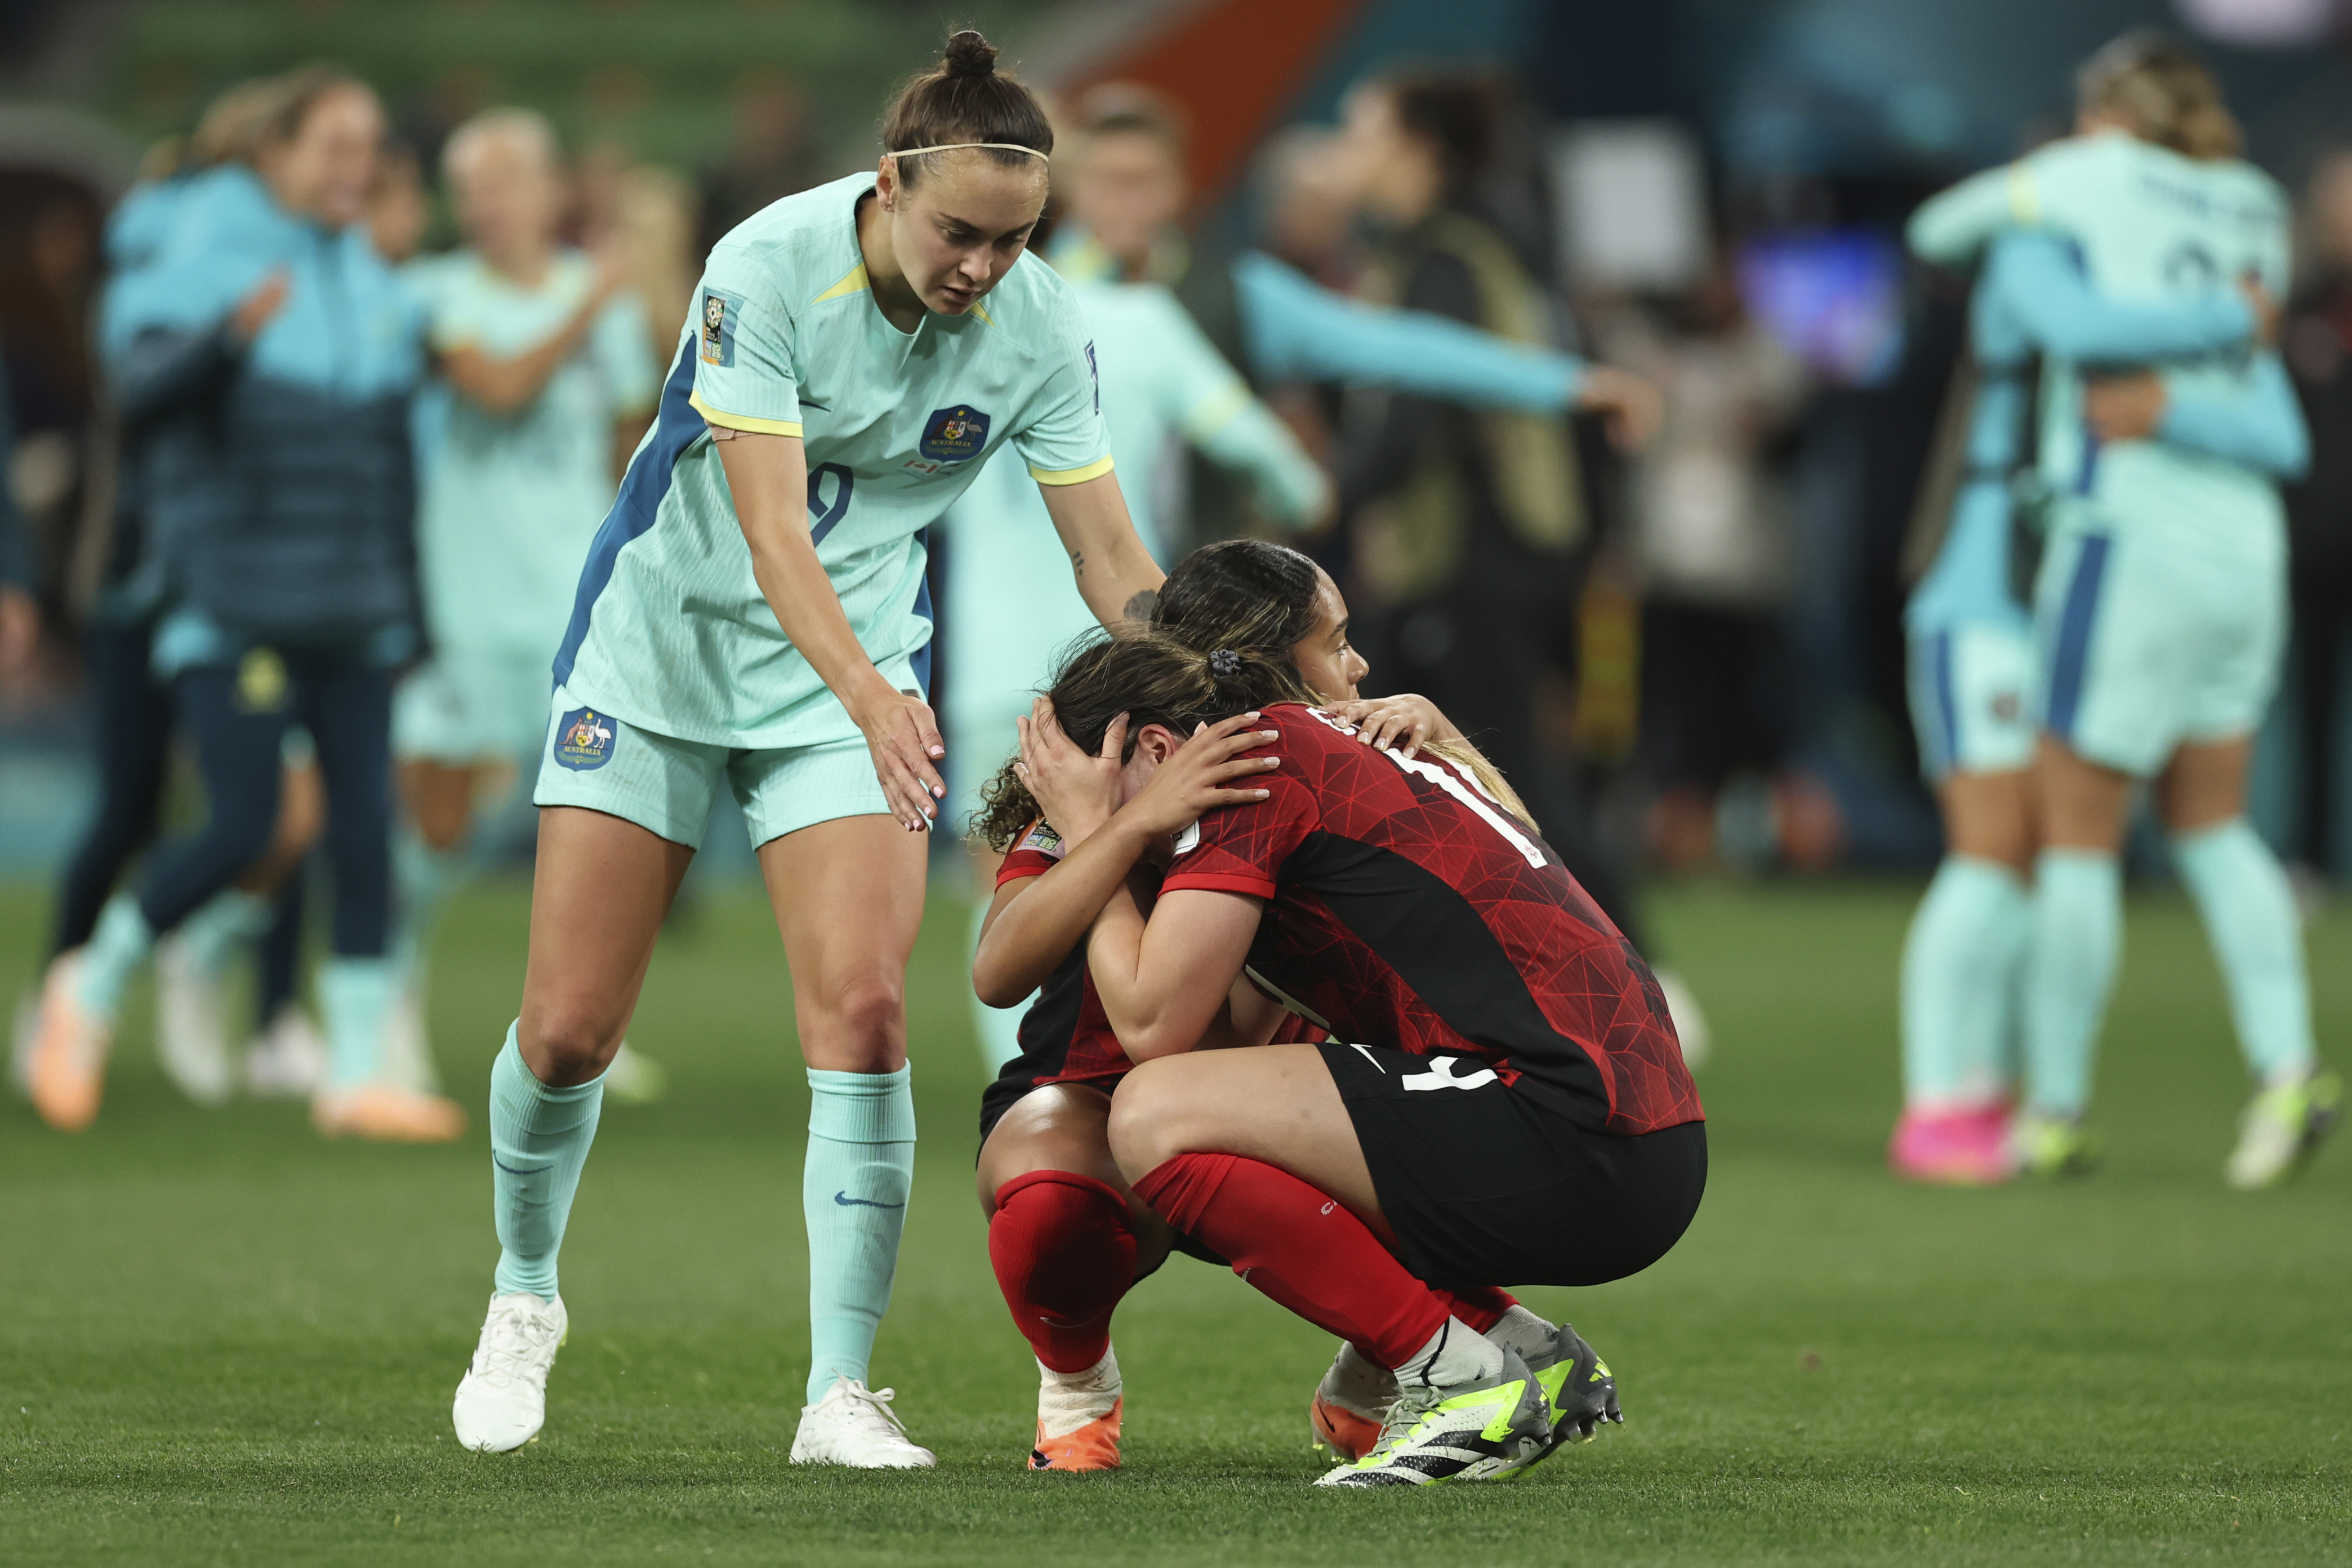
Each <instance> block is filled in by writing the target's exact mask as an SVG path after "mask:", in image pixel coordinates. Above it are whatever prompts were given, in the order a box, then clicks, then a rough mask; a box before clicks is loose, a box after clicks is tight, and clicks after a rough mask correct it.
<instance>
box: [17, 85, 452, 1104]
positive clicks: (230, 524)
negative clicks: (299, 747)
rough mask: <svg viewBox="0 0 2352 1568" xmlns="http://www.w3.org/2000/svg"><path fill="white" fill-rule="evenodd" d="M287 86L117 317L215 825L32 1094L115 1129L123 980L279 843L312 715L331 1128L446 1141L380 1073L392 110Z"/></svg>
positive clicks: (88, 958) (169, 673)
mask: <svg viewBox="0 0 2352 1568" xmlns="http://www.w3.org/2000/svg"><path fill="white" fill-rule="evenodd" d="M284 86H285V90H284V92H283V93H282V95H281V97H280V99H279V100H278V102H277V104H276V105H275V107H274V109H273V110H272V112H271V114H270V115H269V117H268V121H267V124H266V127H265V129H264V130H263V132H261V134H260V136H259V138H258V145H257V152H256V154H255V160H254V161H255V167H254V168H253V169H250V170H247V169H244V168H237V167H224V168H222V169H220V170H218V171H216V172H215V174H213V175H212V176H211V177H210V178H209V179H207V180H206V181H205V183H204V185H203V188H202V190H201V191H191V192H189V193H187V194H185V195H184V196H183V197H182V198H181V201H180V203H179V204H178V207H179V210H178V211H177V212H176V213H175V214H174V215H173V219H172V222H171V230H172V232H171V234H170V236H169V237H167V238H166V239H165V240H164V241H163V245H162V247H160V250H159V252H158V254H157V257H156V259H155V260H154V262H153V264H152V267H151V268H147V269H146V270H145V272H144V273H143V274H142V278H141V279H139V287H138V289H136V291H135V298H132V297H131V294H130V292H129V291H126V296H125V303H124V304H123V310H122V315H123V320H122V321H120V322H119V323H116V324H115V325H116V327H118V328H119V330H121V331H122V332H123V333H124V341H127V342H131V343H132V344H133V345H134V346H136V347H137V348H138V350H139V352H140V353H142V354H143V355H145V356H147V358H148V360H149V363H148V365H147V368H146V370H145V371H144V372H143V373H142V375H143V376H144V377H146V378H150V379H152V383H153V386H152V389H151V390H152V395H153V399H154V402H155V404H156V405H157V406H156V409H155V412H154V415H153V416H154V418H155V419H156V421H157V424H156V426H155V428H154V429H153V431H152V434H151V435H150V436H149V437H147V441H148V445H147V447H146V449H145V461H144V464H143V477H144V479H146V481H148V483H149V485H150V488H149V489H148V490H147V492H146V498H145V499H146V504H147V506H148V508H149V515H148V519H147V521H148V522H149V523H150V524H151V526H152V530H153V539H154V542H155V548H154V552H153V553H154V560H153V562H152V564H153V566H154V568H155V569H156V570H157V571H158V572H159V573H160V574H161V580H162V581H163V583H164V584H165V585H166V589H167V592H168V594H169V596H170V599H169V604H168V607H167V608H165V609H164V611H163V614H162V616H161V618H160V620H159V621H158V622H157V624H156V627H155V630H154V637H153V647H152V663H153V668H154V669H155V671H156V673H157V674H158V676H159V677H161V678H163V679H168V680H169V681H170V682H171V685H172V691H173V710H174V712H175V714H176V716H177V719H178V721H179V722H180V724H181V725H182V726H183V727H184V729H185V730H186V731H188V732H189V733H190V734H191V735H192V736H193V737H194V741H195V742H196V750H197V753H198V762H199V765H200V768H201V770H202V772H203V774H204V782H205V798H206V801H207V804H208V808H209V809H208V814H207V816H206V819H205V825H204V826H203V827H202V828H201V829H200V830H198V831H197V832H195V833H193V834H190V835H187V836H184V837H180V838H177V839H174V840H173V841H172V842H171V843H169V844H167V845H165V846H164V847H163V848H162V849H160V850H159V851H158V852H157V853H156V854H155V855H153V856H152V857H151V858H149V860H148V862H147V865H146V867H145V869H144V870H143V872H142V875H141V877H140V879H139V881H138V884H137V886H136V888H135V889H125V890H124V891H123V892H121V893H120V894H118V895H116V897H115V898H114V899H113V900H111V901H110V903H109V904H108V905H107V906H106V910H105V912H104V913H103V914H102V915H101V917H100V921H99V922H98V928H97V931H96V932H95V934H94V935H93V936H92V938H91V939H90V941H89V943H88V944H87V946H85V947H84V948H82V949H81V950H79V952H78V953H75V954H72V955H69V961H66V962H60V963H58V964H54V965H52V967H51V972H50V983H49V984H48V985H47V987H46V990H45V994H44V997H43V1005H42V1016H41V1022H40V1026H39V1034H38V1037H37V1041H36V1045H35V1052H34V1063H33V1074H32V1089H33V1093H34V1100H35V1103H36V1104H37V1106H38V1107H39V1108H40V1109H41V1111H42V1114H43V1115H44V1116H45V1117H47V1119H48V1120H49V1121H51V1122H52V1123H53V1124H55V1125H59V1126H76V1125H83V1124H86V1123H87V1122H88V1121H89V1118H90V1117H91V1116H93V1115H95V1114H96V1111H97V1108H98V1101H99V1096H100V1089H101V1085H102V1082H103V1076H102V1075H103V1069H104V1064H105V1058H106V1053H107V1049H108V1047H109V1044H110V1040H111V1037H112V1033H113V1026H114V1021H115V1017H116V1015H117V1013H118V1011H119V1008H120V1005H121V996H122V993H123V989H124V987H125V986H126V985H127V984H128V983H129V981H130V978H131V975H132V973H135V971H136V970H137V968H138V966H139V964H140V963H142V962H143V961H144V959H145V958H146V956H147V955H148V953H149V952H150V951H151V950H152V947H153V945H154V943H155V941H156V939H157V938H158V937H160V936H163V935H165V934H167V933H169V932H171V931H174V930H175V929H177V928H178V927H179V926H180V925H181V924H182V923H183V922H184V921H186V920H187V919H188V918H189V917H190V916H191V915H194V914H195V913H196V912H197V911H198V910H200V909H202V908H203V907H204V906H205V904H206V902H207V901H208V900H212V899H214V898H215V895H219V894H221V893H223V892H225V891H226V890H227V889H229V888H230V886H231V884H232V883H233V882H234V881H235V879H236V878H237V877H238V876H239V875H240V873H242V872H244V871H245V870H246V868H248V867H249V866H251V865H252V863H253V862H254V861H255V860H256V858H258V857H259V856H260V855H261V854H262V852H263V851H264V850H265V849H267V848H268V845H269V843H270V840H271V837H272V836H273V832H274V830H275V827H276V825H277V820H278V815H279V801H280V793H281V774H282V770H283V768H284V752H285V745H286V741H287V737H288V734H289V731H290V730H291V729H292V728H293V727H294V726H295V725H297V724H299V725H300V726H301V727H302V728H303V729H305V730H307V731H309V733H310V736H311V738H312V741H313V742H314V743H315V747H316V752H317V757H318V763H319V768H320V775H321V777H322V778H323V780H324V782H325V784H326V790H327V796H328V804H329V811H328V819H327V832H326V838H327V845H328V849H329V853H330V856H331V859H332V862H333V866H334V873H335V920H334V939H333V941H334V956H333V957H332V958H331V960H330V961H329V962H328V963H326V964H325V965H324V966H323V967H322V968H321V970H320V980H319V984H320V994H321V997H322V1000H323V1002H324V1005H325V1011H326V1014H327V1026H328V1031H329V1035H330V1038H331V1067H330V1073H329V1077H328V1081H327V1082H326V1083H325V1084H324V1085H323V1086H322V1088H321V1089H320V1092H319V1094H318V1095H317V1096H316V1097H315V1098H314V1099H313V1100H312V1105H311V1110H312V1118H313V1121H315V1122H316V1124H317V1125H318V1127H319V1128H320V1131H322V1132H325V1133H328V1134H329V1135H345V1134H348V1135H352V1136H359V1137H367V1138H383V1139H396V1140H446V1139H448V1138H454V1137H456V1136H457V1133H458V1131H460V1130H461V1129H462V1127H463V1125H464V1120H465V1119H464V1113H463V1112H462V1111H460V1110H458V1109H457V1106H455V1105H454V1104H452V1103H450V1102H449V1101H446V1100H439V1099H437V1098H436V1097H432V1096H426V1095H418V1094H414V1093H411V1092H408V1091H405V1090H404V1089H400V1088H399V1087H398V1086H395V1085H392V1084H389V1083H385V1082H383V1081H382V1080H381V1078H380V1068H381V1066H382V1050H383V1016H384V1011H385V1006H386V1004H387V1003H388V1001H389V999H390V987H389V984H388V979H389V965H388V963H386V961H385V959H384V957H383V950H384V945H385V942H386V925H387V920H388V914H389V904H390V898H389V891H390V890H389V886H388V866H387V862H388V858H389V846H388V837H389V832H388V823H389V803H388V801H387V799H386V788H387V781H388V779H389V776H390V764H389V758H388V747H389V731H390V704H391V693H392V672H393V669H394V667H396V666H397V665H398V664H400V663H401V662H403V661H404V660H405V659H406V658H408V657H409V656H410V654H411V653H412V651H413V649H414V646H415V631H414V625H413V622H414V616H415V583H414V577H413V574H412V572H411V570H410V555H411V531H412V526H413V521H414V519H413V517H412V515H411V498H412V489H411V485H410V477H411V475H410V462H411V456H410V448H409V444H408V428H407V423H408V405H409V395H410V392H411V390H412V389H413V387H414V384H415V378H416V375H417V374H418V370H419V357H418V353H417V342H416V337H415V331H414V325H415V323H414V317H413V312H412V311H411V310H410V308H409V305H408V302H407V300H406V298H405V296H404V294H403V293H402V291H401V289H399V286H398V284H397V281H396V279H394V275H393V274H392V272H391V270H390V269H389V268H386V267H385V266H384V265H383V261H382V260H381V258H378V257H377V256H376V255H375V253H374V251H373V248H372V247H370V245H369V243H368V239H367V237H366V234H365V232H364V228H363V226H362V223H361V221H360V220H361V219H362V216H364V212H365V206H366V202H367V197H368V194H369V190H370V188H371V183H372V179H373V168H374V161H375V153H376V147H377V144H378V143H379V142H380V141H381V140H382V137H383V110H382V108H381V106H380V105H379V104H378V102H377V100H376V98H375V95H374V94H373V92H372V91H370V90H369V89H368V88H367V87H366V86H365V85H364V84H362V83H361V82H359V81H357V80H355V79H352V78H350V77H346V76H343V75H341V74H340V73H337V72H334V71H331V70H327V69H323V68H320V69H315V70H310V71H307V72H302V73H298V74H297V75H296V76H294V77H292V78H290V79H288V81H287V82H286V83H285V84H284ZM166 405H168V407H167V406H166ZM167 426H168V427H167ZM261 902H262V903H263V905H264V908H265V910H266V901H261Z"/></svg>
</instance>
